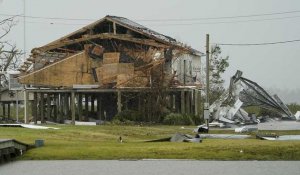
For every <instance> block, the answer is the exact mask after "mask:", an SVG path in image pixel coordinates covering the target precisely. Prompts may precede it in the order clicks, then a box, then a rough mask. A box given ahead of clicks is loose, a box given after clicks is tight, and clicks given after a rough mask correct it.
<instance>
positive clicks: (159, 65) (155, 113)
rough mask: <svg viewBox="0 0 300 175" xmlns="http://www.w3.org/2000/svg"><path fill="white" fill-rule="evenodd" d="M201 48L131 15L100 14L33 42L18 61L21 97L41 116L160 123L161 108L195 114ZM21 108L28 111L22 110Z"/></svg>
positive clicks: (34, 116) (43, 118)
mask: <svg viewBox="0 0 300 175" xmlns="http://www.w3.org/2000/svg"><path fill="white" fill-rule="evenodd" d="M201 56H202V53H201V52H199V51H197V50H195V49H193V48H191V47H189V46H187V45H184V44H182V43H180V42H178V41H176V40H175V39H173V38H171V37H169V36H165V35H162V34H160V33H157V32H155V31H153V30H151V29H149V28H146V27H144V26H142V25H140V24H137V23H136V22H133V21H131V20H129V19H126V18H123V17H117V16H105V17H104V18H102V19H100V20H98V21H96V22H94V23H92V24H90V25H88V26H85V27H83V28H81V29H79V30H77V31H75V32H73V33H71V34H69V35H67V36H64V37H62V38H60V39H58V40H56V41H53V42H51V43H49V44H46V45H44V46H42V47H39V48H34V49H32V51H31V55H30V56H29V58H28V59H27V61H25V62H24V64H23V65H22V66H21V68H20V69H19V71H21V74H20V76H19V82H20V83H21V84H23V85H25V87H26V88H25V89H26V90H25V92H26V95H25V101H28V97H29V96H32V98H33V99H32V100H29V101H28V103H25V104H27V105H26V106H25V107H26V108H28V106H29V105H28V104H29V102H30V103H31V109H30V110H31V111H32V116H29V115H28V113H27V114H26V115H25V116H26V117H25V122H28V121H29V120H32V121H34V122H35V123H36V122H37V121H38V120H40V121H41V122H42V123H43V122H45V121H46V120H49V121H55V122H63V121H64V120H71V121H72V123H73V124H74V123H75V121H90V120H99V121H104V120H111V119H113V117H114V116H115V115H116V114H120V113H122V112H124V111H135V112H136V113H138V114H139V115H138V116H139V118H136V119H135V120H140V121H146V122H160V121H161V120H162V117H163V115H164V114H165V113H168V112H175V113H183V114H190V115H194V116H199V111H200V105H199V104H200V91H201V83H200V82H201V79H200V63H201ZM26 111H29V109H28V110H26Z"/></svg>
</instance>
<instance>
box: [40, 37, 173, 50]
mask: <svg viewBox="0 0 300 175" xmlns="http://www.w3.org/2000/svg"><path fill="white" fill-rule="evenodd" d="M91 39H117V40H122V41H129V42H134V43H138V44H143V45H149V46H154V47H159V48H168V47H169V46H167V45H165V44H160V43H157V42H156V41H155V40H149V39H140V38H134V37H131V36H129V35H126V34H111V33H105V34H96V35H84V36H83V37H82V38H78V39H74V40H64V41H61V42H59V43H55V44H53V45H47V46H44V47H40V48H36V49H37V50H39V51H41V52H45V51H49V50H52V49H57V48H60V47H63V46H68V45H72V44H76V43H80V42H83V41H88V40H91Z"/></svg>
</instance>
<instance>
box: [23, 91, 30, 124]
mask: <svg viewBox="0 0 300 175" xmlns="http://www.w3.org/2000/svg"><path fill="white" fill-rule="evenodd" d="M28 103H29V93H28V92H27V91H26V90H25V91H24V122H25V123H29V115H28V114H29V108H28V106H29V105H28Z"/></svg>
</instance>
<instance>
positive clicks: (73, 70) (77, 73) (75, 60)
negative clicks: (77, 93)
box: [20, 51, 95, 87]
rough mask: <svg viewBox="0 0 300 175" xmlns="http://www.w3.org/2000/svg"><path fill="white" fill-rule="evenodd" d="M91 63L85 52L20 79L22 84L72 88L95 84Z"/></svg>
mask: <svg viewBox="0 0 300 175" xmlns="http://www.w3.org/2000/svg"><path fill="white" fill-rule="evenodd" d="M90 65H91V63H90V61H89V60H88V59H87V56H86V53H85V52H84V51H83V52H81V53H79V54H76V55H73V56H71V57H68V58H66V59H64V60H62V61H59V62H56V63H54V64H51V65H49V66H46V67H44V68H42V69H40V70H38V71H35V72H33V73H30V74H27V75H24V76H22V77H20V82H21V83H22V84H34V85H39V86H56V87H61V86H63V87H72V86H73V84H95V81H94V80H93V77H92V74H91V73H89V68H90Z"/></svg>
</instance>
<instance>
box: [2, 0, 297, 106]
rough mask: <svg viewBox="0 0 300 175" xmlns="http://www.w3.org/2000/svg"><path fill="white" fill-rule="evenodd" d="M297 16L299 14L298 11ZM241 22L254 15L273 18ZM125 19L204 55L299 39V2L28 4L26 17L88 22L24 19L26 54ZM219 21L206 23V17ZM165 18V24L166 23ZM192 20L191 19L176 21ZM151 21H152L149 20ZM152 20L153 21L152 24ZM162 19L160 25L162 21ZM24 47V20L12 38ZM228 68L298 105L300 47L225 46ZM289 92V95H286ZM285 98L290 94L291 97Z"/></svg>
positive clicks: (17, 9)
mask: <svg viewBox="0 0 300 175" xmlns="http://www.w3.org/2000/svg"><path fill="white" fill-rule="evenodd" d="M23 5H24V0H0V14H1V15H0V18H1V19H3V18H5V16H3V15H4V14H22V15H23V13H24V11H23ZM298 11H299V12H298ZM281 12H289V13H284V14H277V15H263V16H262V15H260V16H254V17H237V16H245V15H252V14H270V13H281ZM108 14H109V15H116V16H123V17H126V18H129V19H132V20H135V21H136V22H138V23H141V24H143V25H145V26H147V27H149V28H151V29H153V30H156V31H158V32H160V33H163V34H165V35H169V36H171V37H174V38H176V39H178V40H180V41H183V42H185V43H187V44H189V45H191V46H192V47H193V48H195V49H198V50H200V51H202V52H205V50H204V49H205V34H207V33H209V34H210V36H211V42H212V43H265V42H277V41H287V40H295V39H300V32H299V31H300V1H299V0H209V1H208V0H206V1H204V0H152V1H142V0H126V1H124V0H114V1H113V0H111V1H107V0H105V1H104V0H26V15H27V16H34V17H59V18H72V19H74V18H77V19H90V20H58V19H37V18H26V21H27V22H26V51H30V50H31V49H32V48H34V47H39V46H42V45H43V44H46V43H48V42H50V41H53V40H55V39H58V38H59V37H62V36H64V35H65V34H68V33H70V32H72V31H74V30H76V29H78V28H80V27H83V26H84V25H85V24H88V23H91V22H93V20H97V19H100V18H102V17H104V16H105V15H108ZM230 16H235V18H221V19H203V18H218V17H230ZM165 19H167V20H165ZM172 19H189V20H172ZM149 20H150V21H149ZM151 20H154V21H151ZM159 20H162V21H159ZM8 39H10V40H11V41H12V42H15V43H17V45H18V46H19V47H20V48H23V19H22V18H19V23H18V25H17V26H16V27H15V28H14V30H13V31H12V32H11V34H10V36H9V37H8ZM222 50H223V55H224V56H226V55H229V57H230V59H229V62H230V67H229V69H228V71H227V72H226V73H225V75H224V78H225V79H226V80H227V82H228V80H229V78H230V76H232V75H233V74H234V73H235V72H236V70H238V69H239V70H242V71H243V72H244V77H247V78H249V79H251V80H253V81H256V82H257V83H259V84H260V85H262V86H263V87H265V88H268V89H269V88H272V89H273V90H274V89H275V91H276V89H279V90H278V91H280V92H279V95H281V96H284V97H283V98H284V99H285V100H286V101H287V102H293V101H298V102H300V92H299V91H300V78H299V72H300V42H293V43H287V44H277V45H262V46H243V47H242V46H222ZM284 90H288V91H289V92H288V93H286V94H285V93H284ZM287 94H292V95H288V96H287Z"/></svg>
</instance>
